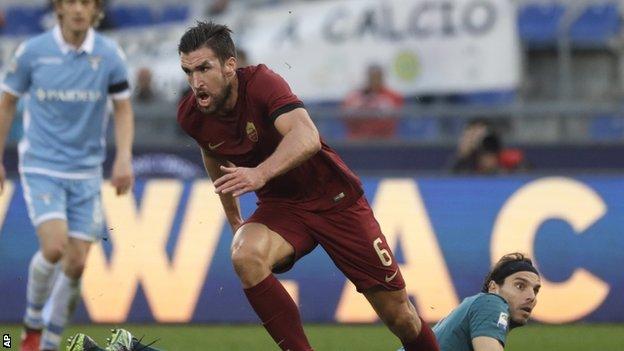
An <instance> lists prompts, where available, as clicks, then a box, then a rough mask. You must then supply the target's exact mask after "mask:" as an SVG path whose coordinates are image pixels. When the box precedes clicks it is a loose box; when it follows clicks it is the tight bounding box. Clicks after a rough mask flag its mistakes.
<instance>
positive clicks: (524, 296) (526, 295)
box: [491, 271, 541, 325]
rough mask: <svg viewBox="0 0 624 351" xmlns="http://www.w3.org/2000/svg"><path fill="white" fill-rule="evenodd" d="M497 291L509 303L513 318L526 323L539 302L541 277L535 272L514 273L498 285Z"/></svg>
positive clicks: (521, 323) (520, 323) (518, 322)
mask: <svg viewBox="0 0 624 351" xmlns="http://www.w3.org/2000/svg"><path fill="white" fill-rule="evenodd" d="M494 285H495V286H496V288H495V291H491V292H495V293H497V294H499V295H500V296H502V297H503V298H504V299H505V300H506V301H507V304H508V305H509V313H510V314H511V320H512V321H514V322H515V323H517V324H519V325H524V324H526V323H527V321H528V320H529V317H530V316H531V312H532V311H533V308H534V307H535V304H536V303H537V293H538V292H539V289H540V287H541V284H540V278H539V276H538V275H537V274H535V273H533V272H524V271H523V272H518V273H514V274H512V275H510V276H508V277H507V278H505V281H504V282H503V285H497V284H494Z"/></svg>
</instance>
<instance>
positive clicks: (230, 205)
mask: <svg viewBox="0 0 624 351" xmlns="http://www.w3.org/2000/svg"><path fill="white" fill-rule="evenodd" d="M219 198H220V199H221V206H222V207H223V211H224V212H225V217H226V218H227V221H228V223H230V226H232V228H238V227H239V226H240V225H241V224H242V223H243V216H242V215H241V211H240V204H239V202H238V198H235V197H234V196H232V194H223V195H219Z"/></svg>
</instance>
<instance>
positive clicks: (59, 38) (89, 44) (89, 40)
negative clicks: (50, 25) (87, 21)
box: [52, 25, 95, 54]
mask: <svg viewBox="0 0 624 351" xmlns="http://www.w3.org/2000/svg"><path fill="white" fill-rule="evenodd" d="M52 34H53V35H54V40H55V41H56V43H57V44H58V46H59V48H60V49H61V52H63V54H67V53H68V52H70V51H76V52H78V53H82V52H86V53H87V54H91V53H93V46H94V43H95V31H94V30H93V28H89V31H88V32H87V37H86V38H85V40H84V41H83V42H82V45H81V46H80V47H79V48H78V49H76V48H75V47H74V46H73V45H71V44H69V43H68V42H66V41H65V39H63V34H61V27H60V26H59V25H56V26H54V29H53V30H52Z"/></svg>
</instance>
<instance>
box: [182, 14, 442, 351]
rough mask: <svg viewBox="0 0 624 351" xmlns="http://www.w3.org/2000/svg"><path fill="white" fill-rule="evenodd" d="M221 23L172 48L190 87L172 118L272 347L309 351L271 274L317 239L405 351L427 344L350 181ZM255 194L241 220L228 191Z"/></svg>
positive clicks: (293, 310) (427, 335)
mask: <svg viewBox="0 0 624 351" xmlns="http://www.w3.org/2000/svg"><path fill="white" fill-rule="evenodd" d="M230 33H231V32H230V30H229V29H228V28H227V27H226V26H223V25H218V24H214V23H212V22H210V23H204V22H199V23H197V25H196V26H195V27H193V28H190V29H188V30H187V31H186V33H185V34H184V35H183V36H182V38H181V40H180V43H179V46H178V52H179V54H180V61H181V65H182V69H183V70H184V72H185V73H186V75H187V78H188V82H189V85H190V87H191V89H192V90H193V93H192V94H189V95H188V96H186V97H185V98H184V99H183V100H182V101H181V102H180V105H179V107H178V122H179V124H180V126H181V127H182V128H183V129H184V130H185V131H186V132H187V133H188V134H189V135H190V136H191V137H193V138H194V139H195V140H196V141H197V143H198V144H199V146H200V148H201V152H202V156H203V160H204V165H205V167H206V171H207V172H208V174H209V175H210V178H212V180H213V181H214V186H215V191H216V192H217V193H218V194H219V196H220V199H221V203H222V205H223V209H224V210H225V214H226V216H227V219H228V221H229V223H230V225H231V227H232V231H233V233H235V235H234V239H233V242H232V250H231V257H232V263H233V265H234V269H235V271H236V274H237V275H238V277H239V279H240V281H241V283H242V285H243V288H244V291H245V295H246V296H247V299H248V300H249V303H250V304H251V306H252V308H253V309H254V310H255V312H256V314H257V315H258V316H259V317H260V319H261V320H262V323H263V325H264V327H265V328H266V330H267V331H268V332H269V334H270V335H271V337H272V338H273V340H275V342H276V343H277V345H278V346H279V347H280V348H281V349H282V350H291V351H304V350H312V347H311V346H310V344H309V342H308V340H307V338H306V335H305V333H304V331H303V326H302V322H301V318H300V316H299V311H298V309H297V306H296V305H295V303H294V302H293V300H292V299H291V297H290V296H289V295H288V293H287V292H286V290H285V289H284V287H283V286H282V285H281V284H280V282H279V281H278V280H277V279H276V278H275V276H274V275H273V273H274V272H284V271H286V270H288V269H290V268H291V267H292V266H293V264H294V263H295V262H296V261H297V260H298V259H299V258H301V257H303V256H304V255H306V254H307V253H309V252H310V251H312V250H313V249H314V248H315V247H316V245H317V244H320V245H321V246H322V247H323V248H324V249H325V251H327V253H328V254H329V256H330V257H331V258H332V260H333V261H334V263H335V264H336V265H337V266H338V268H339V269H340V270H341V271H342V272H343V273H344V274H345V275H346V276H347V278H349V279H350V280H351V281H352V282H353V283H354V284H355V286H356V287H357V289H358V291H359V292H361V293H362V294H364V296H366V298H367V299H368V301H369V302H370V303H371V305H372V306H373V308H374V309H375V311H376V312H377V314H378V315H379V317H380V318H381V319H382V320H383V321H384V323H386V325H387V326H388V328H390V330H391V331H392V332H393V333H394V334H396V335H397V336H398V337H399V339H400V340H401V343H402V344H403V346H404V348H405V350H407V351H415V350H419V351H420V350H438V346H437V344H436V341H435V336H433V333H432V332H431V329H430V328H429V327H428V326H427V324H426V323H424V321H423V320H422V319H420V318H419V316H418V314H417V313H416V309H415V308H414V306H413V305H412V304H411V302H410V301H409V299H408V296H407V293H406V291H405V282H404V280H403V277H402V276H401V272H400V271H399V267H398V265H397V262H396V260H395V258H394V256H393V254H392V251H391V250H390V248H389V247H388V245H387V243H386V239H385V237H384V235H383V234H382V233H381V229H380V227H379V224H378V223H377V221H376V220H375V217H374V216H373V212H372V210H371V208H370V206H369V205H368V202H367V200H366V198H365V197H364V195H363V190H362V186H361V183H360V180H359V179H358V178H357V176H356V175H355V174H353V172H352V171H351V170H350V169H349V168H348V167H347V166H346V165H345V164H344V162H343V161H342V160H341V159H340V157H338V155H337V154H336V153H335V152H334V151H333V150H332V149H331V148H330V147H329V146H327V145H326V144H325V143H324V142H323V141H322V140H321V139H320V137H319V134H318V131H317V130H316V127H315V126H314V123H312V120H311V119H310V116H309V115H308V113H307V111H306V110H305V108H304V106H303V103H302V102H301V101H300V100H299V98H297V96H295V95H294V94H293V93H292V92H291V90H290V87H289V86H288V83H286V81H285V80H284V79H283V78H282V77H280V76H279V75H278V74H276V73H275V72H273V71H271V70H270V69H269V68H267V67H266V66H265V65H257V66H248V67H244V68H240V69H237V59H236V48H235V46H234V43H233V42H232V39H231V37H230ZM251 191H255V192H256V195H257V196H258V208H257V209H256V211H255V212H254V213H253V215H252V216H251V217H250V218H248V219H247V220H243V219H242V217H241V213H240V208H239V205H238V201H237V197H238V196H240V195H242V194H244V193H247V192H251Z"/></svg>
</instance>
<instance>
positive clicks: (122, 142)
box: [115, 100, 134, 160]
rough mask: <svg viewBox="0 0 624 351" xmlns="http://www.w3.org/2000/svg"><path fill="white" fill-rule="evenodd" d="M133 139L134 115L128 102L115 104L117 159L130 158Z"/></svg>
mask: <svg viewBox="0 0 624 351" xmlns="http://www.w3.org/2000/svg"><path fill="white" fill-rule="evenodd" d="M133 139H134V113H133V112H132V105H131V104H130V101H129V100H128V101H124V102H121V103H119V102H118V103H117V104H116V106H115V149H116V157H117V158H118V159H126V160H129V159H131V158H132V141H133Z"/></svg>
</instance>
